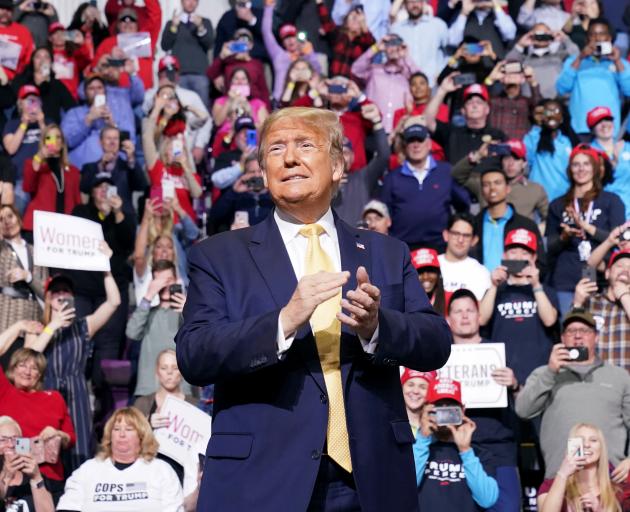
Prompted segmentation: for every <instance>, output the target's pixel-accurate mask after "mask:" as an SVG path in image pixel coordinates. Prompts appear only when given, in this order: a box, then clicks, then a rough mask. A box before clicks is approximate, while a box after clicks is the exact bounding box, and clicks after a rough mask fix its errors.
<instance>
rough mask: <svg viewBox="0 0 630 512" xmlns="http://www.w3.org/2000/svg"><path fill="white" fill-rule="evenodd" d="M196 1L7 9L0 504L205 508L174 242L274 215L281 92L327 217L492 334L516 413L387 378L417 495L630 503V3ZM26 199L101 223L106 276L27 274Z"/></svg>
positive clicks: (478, 500)
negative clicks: (338, 155)
mask: <svg viewBox="0 0 630 512" xmlns="http://www.w3.org/2000/svg"><path fill="white" fill-rule="evenodd" d="M199 1H200V0H181V3H180V5H178V8H177V9H176V11H175V12H174V13H169V12H164V9H163V6H162V5H161V3H160V1H159V0H144V1H142V2H136V1H135V0H107V2H106V3H105V4H104V5H105V7H104V10H101V9H99V7H98V5H97V2H95V1H89V2H85V3H82V4H81V5H80V6H79V7H78V8H77V10H76V12H75V13H74V15H73V16H72V20H71V22H70V23H69V24H68V25H67V26H64V25H63V24H62V23H60V21H59V16H58V13H57V10H56V6H55V2H54V1H33V0H0V40H2V46H0V129H1V131H2V140H1V148H0V292H1V293H0V363H1V367H0V460H1V469H0V502H1V503H2V505H0V510H10V511H14V510H15V511H17V510H22V511H26V510H29V511H37V512H44V511H51V510H55V509H56V510H61V511H95V512H97V511H111V510H118V509H115V508H113V507H112V502H115V501H124V502H125V506H126V507H128V508H125V510H131V509H132V508H129V507H134V508H133V510H138V511H145V510H146V511H148V510H165V511H170V510H173V511H180V510H195V508H196V500H197V493H198V482H199V476H200V473H201V472H202V471H203V455H204V454H200V455H201V457H200V459H199V460H195V461H192V462H191V463H190V464H180V463H179V462H177V461H175V460H173V459H171V458H169V457H168V456H165V455H164V454H162V453H160V452H159V443H158V441H157V439H156V436H154V434H153V431H154V430H157V429H160V428H165V427H167V426H168V424H169V418H168V416H165V415H164V414H161V412H160V411H161V408H162V406H163V403H164V400H165V399H166V397H167V396H169V395H172V396H174V397H176V398H179V399H181V400H186V401H187V402H189V403H191V404H194V405H196V406H198V407H199V408H200V409H202V410H203V411H206V412H208V413H209V414H211V413H212V400H213V387H212V385H211V384H212V383H210V382H207V383H205V384H208V385H207V386H205V387H198V386H193V385H191V384H189V383H187V382H186V381H185V380H183V379H182V376H181V375H180V373H179V370H178V368H177V360H176V357H175V352H174V349H175V342H174V337H175V334H176V333H177V331H178V329H179V328H180V327H181V325H182V321H183V320H182V311H183V308H184V305H185V302H186V290H187V286H188V268H187V253H188V250H189V248H190V247H191V246H193V245H194V244H195V243H197V242H199V241H200V240H201V239H203V238H205V237H207V236H213V235H214V234H216V233H219V232H222V231H226V230H235V229H243V228H247V227H248V226H253V225H255V224H258V223H260V222H261V221H263V220H264V219H265V218H266V217H267V216H268V215H269V214H270V213H271V212H272V211H273V202H272V200H271V196H270V194H269V192H268V191H267V188H266V181H265V176H264V173H263V171H262V170H261V168H260V164H259V160H260V159H261V158H262V155H263V152H264V151H273V149H272V148H271V149H270V148H260V147H259V135H260V133H261V129H262V127H263V125H264V123H265V120H266V119H267V118H268V116H269V115H270V114H271V113H272V112H274V111H276V110H278V109H281V108H285V107H314V108H322V109H329V110H331V111H332V112H334V113H335V114H336V115H337V117H338V119H339V121H340V123H341V125H342V127H343V131H344V142H343V158H344V161H345V170H344V175H343V178H342V180H341V184H340V186H339V189H338V191H337V193H336V196H335V198H334V200H333V208H334V210H335V215H337V216H338V217H339V218H340V219H342V220H343V221H345V222H346V223H348V224H350V225H351V226H352V227H354V228H359V229H368V230H372V231H376V232H379V233H381V234H382V235H383V236H390V237H396V238H398V239H400V240H402V241H404V242H405V243H406V244H407V245H408V246H409V251H410V260H411V263H412V265H413V267H414V268H415V269H416V271H417V274H418V279H419V281H420V283H421V284H422V287H423V289H424V291H425V292H426V294H427V296H428V297H429V299H430V301H431V304H432V305H433V308H434V309H435V310H436V311H437V312H439V313H440V314H442V315H444V316H445V317H446V319H447V321H448V323H449V326H450V328H451V331H452V334H453V338H454V342H455V344H460V343H461V344H472V343H497V342H498V343H504V345H505V355H506V365H505V367H503V368H496V369H495V370H494V372H493V374H492V378H493V379H494V381H496V383H497V384H499V385H500V386H504V387H505V388H507V395H508V405H507V407H505V408H489V409H482V408H467V407H466V403H465V402H464V401H463V400H462V389H461V387H462V384H461V383H460V382H458V381H456V380H450V379H447V378H446V377H445V376H444V375H441V374H439V373H438V372H417V371H415V370H412V369H408V368H401V393H402V396H403V397H404V400H405V403H406V406H407V411H408V415H409V422H410V424H411V429H412V433H413V436H414V443H413V451H414V460H415V465H416V479H417V483H418V500H419V507H420V510H423V511H424V510H438V509H440V508H441V509H443V510H462V511H477V510H494V511H498V512H501V511H506V512H511V511H518V510H528V511H533V510H541V511H545V512H547V511H565V510H566V511H579V510H591V511H602V512H610V511H617V510H630V479H629V477H630V457H629V454H628V449H627V445H628V439H629V436H628V432H629V431H630V376H629V375H628V370H630V221H629V220H628V219H630V125H629V124H628V119H629V117H628V111H629V109H628V108H627V107H628V105H630V102H627V101H626V98H627V97H630V63H629V62H628V60H627V55H628V51H629V48H630V38H629V35H628V34H629V32H630V3H628V2H622V1H618V0H608V1H606V0H521V1H514V2H512V1H511V0H510V1H500V0H369V1H367V0H365V1H364V2H363V3H360V2H359V1H357V0H252V1H249V0H247V1H245V0H235V1H234V2H231V6H230V7H227V8H226V10H225V12H224V13H223V14H222V16H220V20H219V21H218V23H217V24H216V26H213V23H212V22H211V21H210V20H209V19H207V18H204V17H202V16H201V15H199V14H198V13H197V9H198V4H199ZM287 158H289V157H287ZM291 158H299V157H298V155H297V153H295V154H292V155H291ZM287 165H290V163H289V164H287ZM296 179H299V176H298V177H296ZM36 211H45V212H54V213H60V214H66V215H73V216H77V217H81V218H84V219H89V220H91V221H93V222H96V223H98V224H100V225H101V226H102V230H103V234H104V240H105V241H104V243H103V244H102V245H101V247H100V250H101V251H102V252H103V253H104V254H105V255H106V256H107V257H108V258H109V260H110V266H111V270H110V271H109V272H93V271H85V270H78V269H77V270H67V269H65V270H64V269H56V268H46V267H41V266H38V265H36V264H35V263H34V257H33V253H34V247H33V244H34V234H33V230H34V213H35V212H36ZM230 257H231V256H230V255H229V254H225V258H227V259H229V258H230ZM235 264H236V265H250V264H253V262H252V261H242V262H235ZM70 266H71V265H70ZM226 293H229V290H226ZM112 362H117V363H121V364H123V367H124V368H126V369H127V371H126V372H125V373H124V375H125V378H124V379H123V381H122V382H121V381H120V379H119V378H118V379H116V378H112V372H111V365H112V364H113V363H112ZM121 388H122V389H123V391H124V392H123V397H124V401H125V402H126V403H127V404H128V407H123V408H121V407H118V408H116V407H115V405H116V404H118V405H120V389H121ZM444 408H447V409H448V410H449V411H450V412H451V413H452V414H453V415H454V419H453V418H451V420H452V421H450V420H449V421H450V422H446V423H444V422H443V421H441V420H440V415H439V414H437V413H438V412H439V411H440V410H442V409H444ZM24 438H28V439H30V440H31V441H32V443H33V444H37V443H41V444H42V445H43V446H44V447H48V448H46V449H50V451H51V452H55V450H57V451H59V454H60V455H59V457H52V456H51V457H48V458H46V459H45V460H44V459H42V460H39V459H38V458H37V457H36V456H35V455H34V453H29V452H28V450H27V451H26V452H24V451H23V449H22V448H23V446H22V445H21V440H22V439H24ZM569 440H571V441H572V443H573V444H571V443H569V445H570V446H573V447H575V446H576V444H575V443H576V441H575V440H581V441H579V443H577V444H578V445H579V446H578V449H567V442H568V441H569ZM18 447H19V449H18ZM50 447H52V448H50ZM3 507H4V508H3ZM20 507H22V508H20ZM121 510H122V509H121Z"/></svg>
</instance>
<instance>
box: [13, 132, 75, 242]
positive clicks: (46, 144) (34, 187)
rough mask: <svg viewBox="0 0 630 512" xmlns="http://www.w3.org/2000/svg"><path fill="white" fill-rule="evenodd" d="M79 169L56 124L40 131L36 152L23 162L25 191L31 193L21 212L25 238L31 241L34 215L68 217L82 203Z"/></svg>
mask: <svg viewBox="0 0 630 512" xmlns="http://www.w3.org/2000/svg"><path fill="white" fill-rule="evenodd" d="M80 181H81V175H80V173H79V169H77V168H76V167H75V166H74V165H71V164H70V160H69V159H68V146H67V145H66V139H65V137H64V135H63V132H62V131H61V128H59V126H58V125H56V124H49V125H48V126H46V127H45V128H44V129H43V130H42V135H41V138H40V141H39V149H38V151H37V153H35V156H33V158H31V159H28V160H26V162H25V163H24V184H23V188H24V192H28V193H29V194H31V198H32V199H31V202H30V203H29V204H28V206H27V207H26V212H25V213H24V225H23V227H22V229H23V231H24V233H25V236H24V237H25V238H26V239H27V240H28V241H29V242H32V241H33V238H32V237H33V234H32V232H33V212H34V211H35V210H42V211H45V212H57V213H65V214H68V215H70V214H71V213H72V210H73V209H74V207H75V206H76V205H78V204H81V191H80V189H79V183H80Z"/></svg>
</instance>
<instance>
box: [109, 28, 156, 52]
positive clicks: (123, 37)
mask: <svg viewBox="0 0 630 512" xmlns="http://www.w3.org/2000/svg"><path fill="white" fill-rule="evenodd" d="M116 39H117V40H116V42H117V43H118V46H119V48H120V49H121V50H122V51H123V52H125V55H127V57H137V58H141V57H151V35H150V34H149V33H148V32H126V33H122V34H118V35H117V36H116Z"/></svg>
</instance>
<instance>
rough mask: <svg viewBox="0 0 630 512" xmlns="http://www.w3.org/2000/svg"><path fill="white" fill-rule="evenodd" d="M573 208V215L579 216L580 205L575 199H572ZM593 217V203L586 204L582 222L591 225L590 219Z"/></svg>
mask: <svg viewBox="0 0 630 512" xmlns="http://www.w3.org/2000/svg"><path fill="white" fill-rule="evenodd" d="M573 208H574V209H575V213H577V214H578V215H581V213H580V203H579V202H578V199H577V197H576V198H575V199H573ZM592 216H593V201H591V202H590V203H588V208H587V209H586V213H585V214H584V221H585V222H586V223H587V224H590V223H591V217H592Z"/></svg>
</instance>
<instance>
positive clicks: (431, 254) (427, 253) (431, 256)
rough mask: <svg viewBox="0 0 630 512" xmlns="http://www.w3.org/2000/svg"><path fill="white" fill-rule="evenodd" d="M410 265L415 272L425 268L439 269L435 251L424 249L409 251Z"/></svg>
mask: <svg viewBox="0 0 630 512" xmlns="http://www.w3.org/2000/svg"><path fill="white" fill-rule="evenodd" d="M411 264H412V265H413V266H414V268H415V269H416V270H420V269H421V268H425V267H433V268H437V269H439V268H440V261H439V260H438V253H437V251H436V250H435V249H428V248H426V247H422V248H420V249H416V250H415V251H411Z"/></svg>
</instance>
